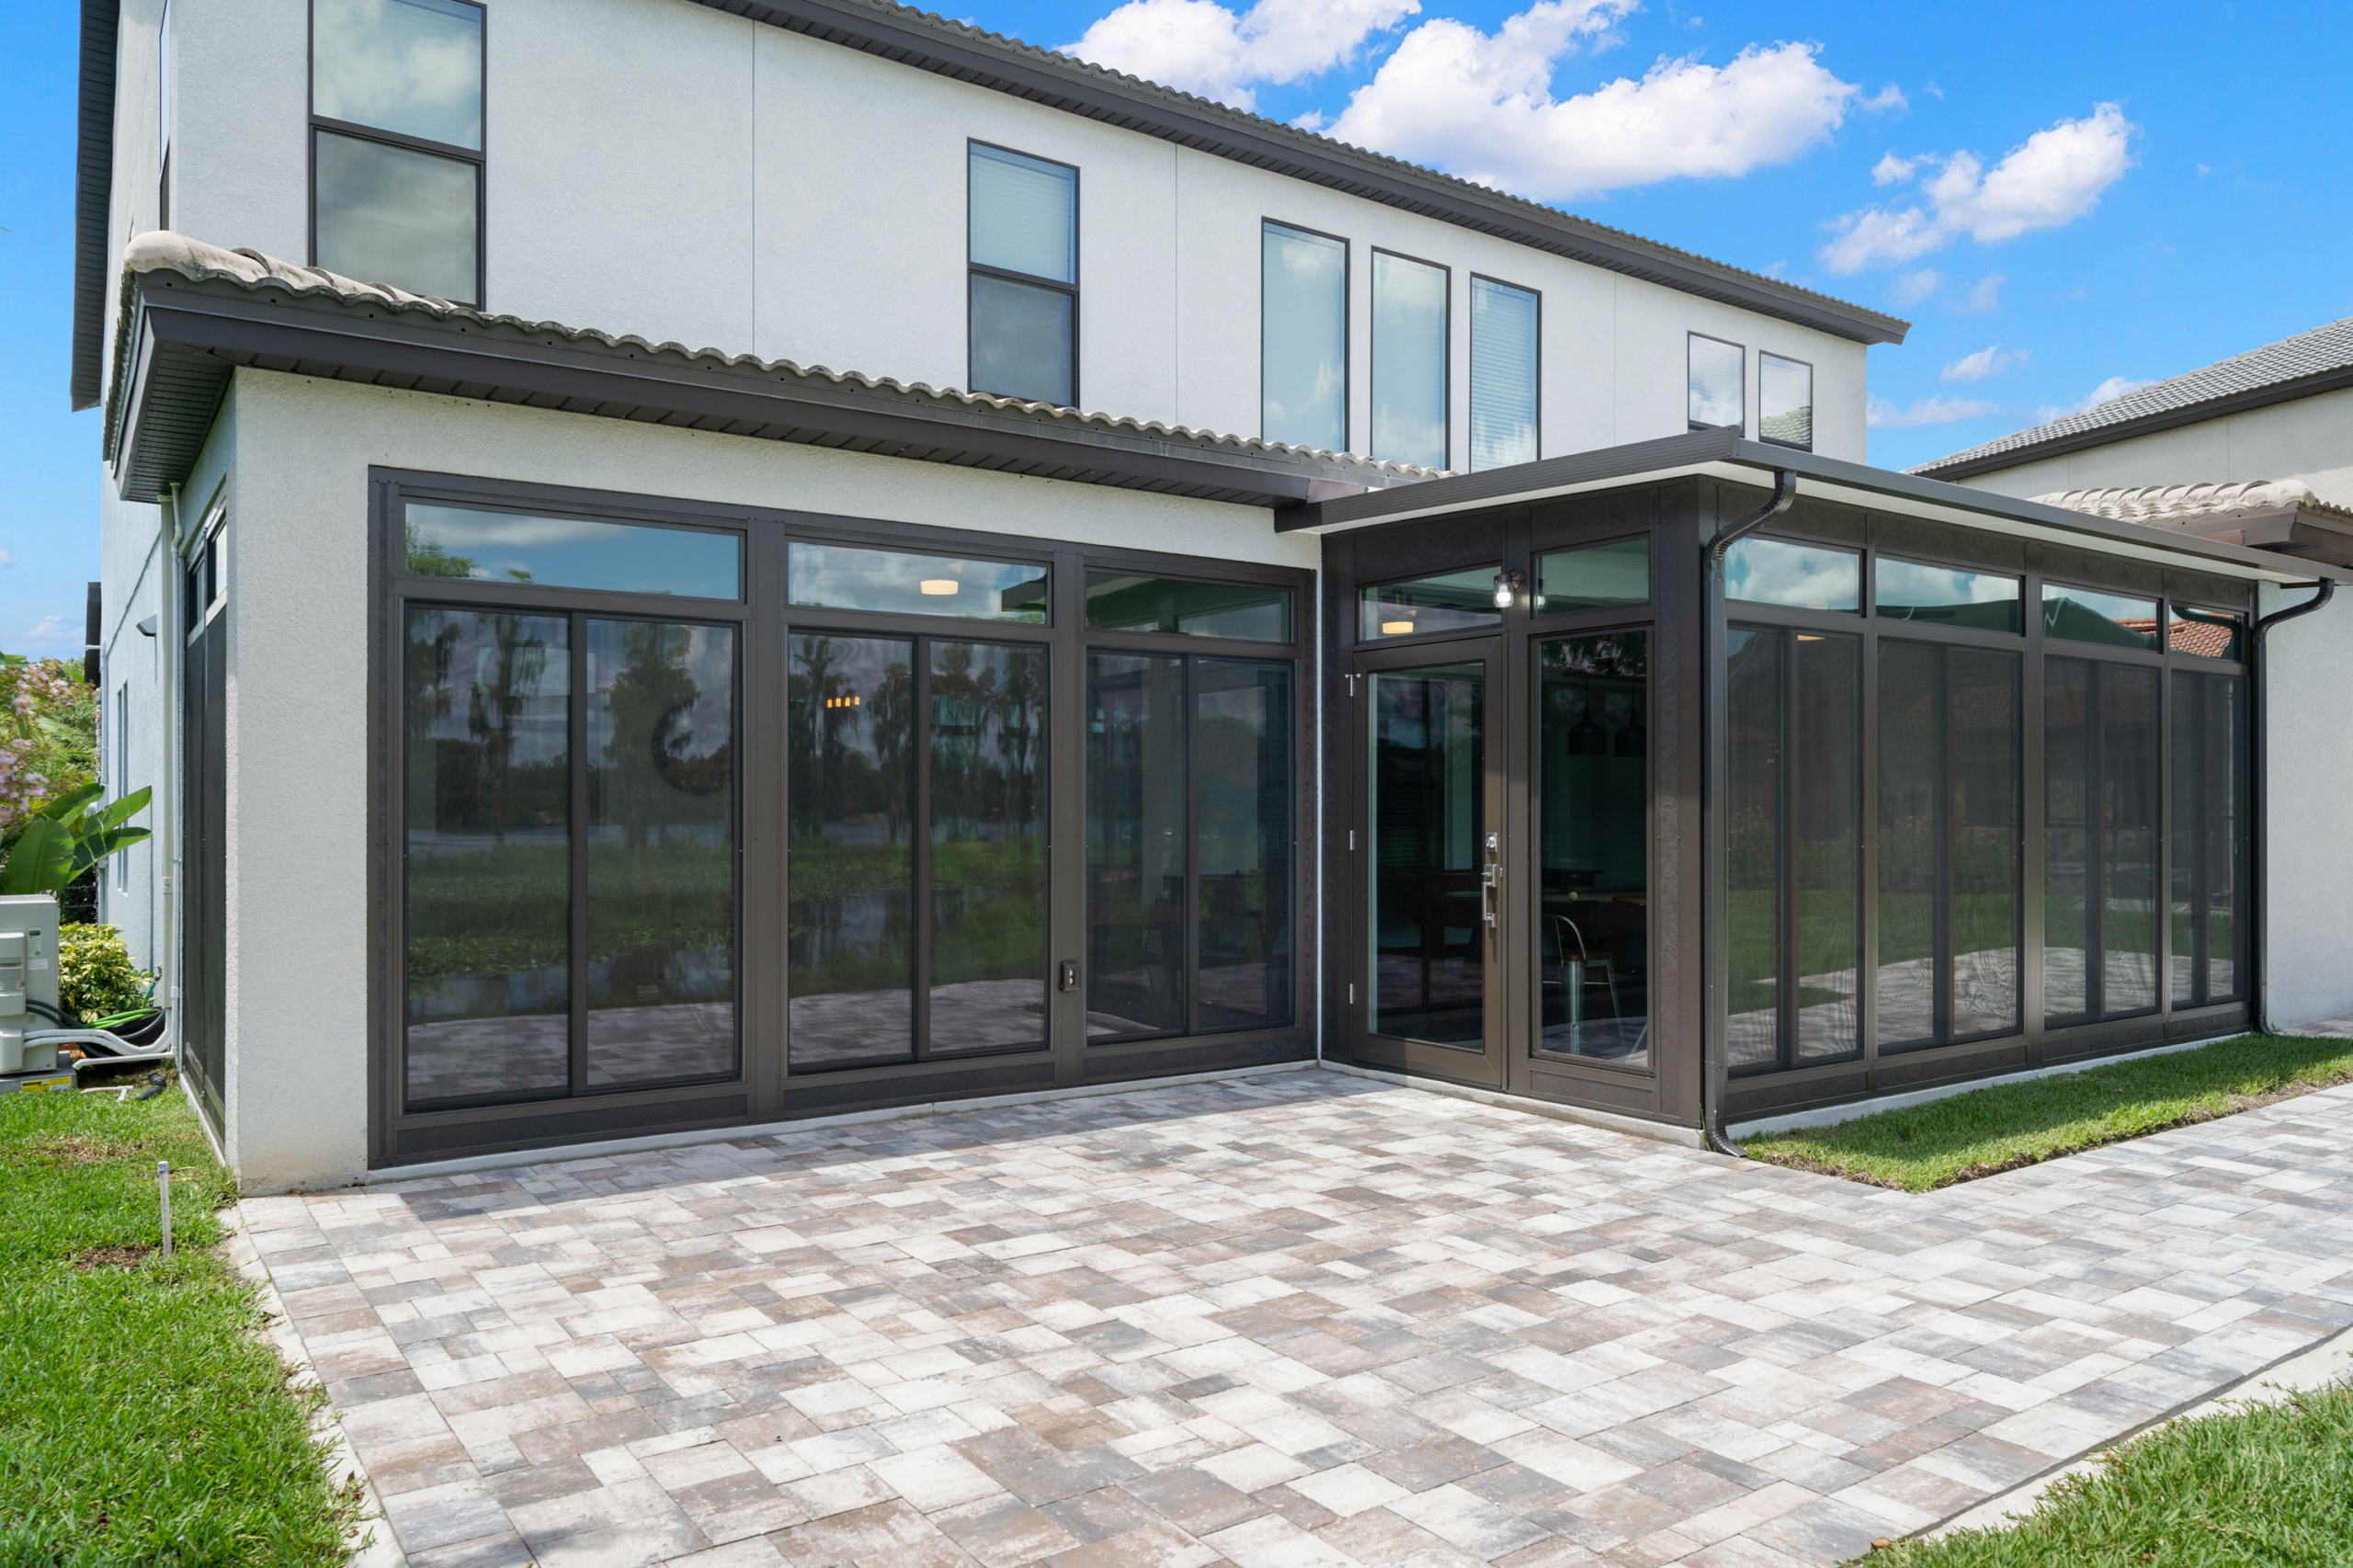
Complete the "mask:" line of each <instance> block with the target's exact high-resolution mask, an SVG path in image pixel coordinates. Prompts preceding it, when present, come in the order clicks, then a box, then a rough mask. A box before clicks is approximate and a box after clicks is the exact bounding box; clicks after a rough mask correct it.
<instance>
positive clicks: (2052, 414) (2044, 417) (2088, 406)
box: [2034, 376, 2157, 425]
mask: <svg viewBox="0 0 2353 1568" xmlns="http://www.w3.org/2000/svg"><path fill="white" fill-rule="evenodd" d="M2156 384H2157V383H2156V382H2155V381H2134V380H2133V379H2132V378H2131V377H2130V376H2110V377H2109V378H2108V380H2106V381H2102V382H2100V384H2099V385H2097V386H2096V387H2094V388H2093V389H2092V390H2091V391H2090V392H2087V393H2086V394H2085V397H2084V400H2083V401H2082V402H2081V403H2071V404H2069V405H2068V406H2067V407H2065V408H2058V407H2054V406H2052V404H2049V403H2045V404H2044V405H2043V406H2042V407H2040V408H2039V409H2037V410H2036V411H2035V415H2034V422H2035V423H2036V424H2038V425H2048V424H2050V423H2051V422H2052V420H2054V419H2064V418H2066V417H2067V415H2071V414H2088V413H2090V412H2091V411H2092V410H2093V409H2095V408H2097V407H2098V406H2099V405H2100V404H2101V403H2114V402H2115V401H2116V400H2117V399H2118V398H2120V397H2122V396H2124V395H2125V394H2126V393H2127V392H2139V391H2140V390H2141V389H2142V388H2143V387H2153V386H2155V385H2156Z"/></svg>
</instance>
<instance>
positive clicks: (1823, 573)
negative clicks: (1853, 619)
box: [1724, 534, 1863, 610]
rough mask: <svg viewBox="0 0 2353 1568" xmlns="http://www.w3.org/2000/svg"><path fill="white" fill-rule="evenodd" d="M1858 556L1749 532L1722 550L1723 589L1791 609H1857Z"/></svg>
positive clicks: (1859, 599) (1859, 586)
mask: <svg viewBox="0 0 2353 1568" xmlns="http://www.w3.org/2000/svg"><path fill="white" fill-rule="evenodd" d="M1862 560H1863V558H1862V557H1861V556H1860V555H1859V554H1857V553H1856V552H1855V551H1851V550H1827V549H1824V548H1823V547H1822V546H1820V545H1813V544H1792V543H1790V541H1789V540H1785V539H1759V538H1757V537H1756V536H1755V535H1753V534H1752V535H1751V536H1750V537H1748V538H1747V539H1744V540H1738V541H1737V542H1735V543H1734V544H1733V547H1732V549H1731V551H1728V552H1727V553H1726V554H1725V556H1724V594H1725V597H1728V598H1734V599H1741V600H1745V601H1746V602H1747V603H1749V604H1759V605H1789V606H1790V607H1791V608H1796V609H1834V610H1851V609H1859V608H1861V607H1862V597H1861V594H1862V576H1863V568H1862Z"/></svg>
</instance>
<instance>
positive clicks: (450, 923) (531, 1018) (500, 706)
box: [402, 605, 572, 1105]
mask: <svg viewBox="0 0 2353 1568" xmlns="http://www.w3.org/2000/svg"><path fill="white" fill-rule="evenodd" d="M407 620H408V624H407V637H406V640H405V645H404V655H403V661H404V672H403V679H402V687H403V706H404V757H403V767H402V770H403V772H404V775H405V778H404V792H405V794H406V796H407V801H406V828H405V833H406V839H405V844H404V847H405V848H406V850H407V881H408V886H407V913H406V926H407V934H408V1006H407V1023H408V1028H407V1037H408V1038H407V1051H406V1063H405V1074H406V1085H407V1097H408V1101H409V1103H410V1104H412V1105H415V1104H419V1103H423V1102H426V1101H431V1100H452V1099H489V1098H511V1097H514V1096H524V1095H533V1094H562V1093H563V1092H564V1091H565V1090H566V1089H567V1088H569V1087H570V1086H571V1082H572V1022H571V1019H572V967H571V953H572V947H571V943H572V924H571V913H570V911H571V907H572V783H571V778H572V775H571V743H570V735H571V690H572V658H571V628H570V623H569V622H568V621H566V620H565V619H564V618H563V617H561V616H530V615H503V614H498V613H495V612H474V611H469V610H456V609H433V608H426V607H424V606H420V605H412V606H410V607H409V609H408V617H407Z"/></svg>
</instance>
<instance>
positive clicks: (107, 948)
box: [57, 924, 155, 1025]
mask: <svg viewBox="0 0 2353 1568" xmlns="http://www.w3.org/2000/svg"><path fill="white" fill-rule="evenodd" d="M154 990H155V977H154V976H153V975H152V974H149V973H147V972H146V971H143V970H142V969H139V968H137V967H135V966H134V965H133V964H132V963H131V949H129V948H126V947H125V946H123V941H122V930H121V928H120V927H119V926H85V925H80V924H76V925H72V926H59V927H58V929H57V1004H58V1006H61V1007H63V1009H64V1010H65V1011H67V1012H69V1013H71V1014H73V1015H74V1017H77V1018H80V1019H81V1020H82V1021H83V1022H84V1023H85V1024H92V1025H96V1024H98V1023H100V1022H102V1021H108V1022H110V1021H113V1020H116V1019H119V1018H122V1017H124V1016H125V1015H136V1014H140V1013H143V1012H145V1011H147V1010H148V1009H149V1008H150V1007H151V1006H153V996H154Z"/></svg>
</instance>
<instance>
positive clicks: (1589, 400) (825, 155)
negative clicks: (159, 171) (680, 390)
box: [116, 0, 1865, 466]
mask: <svg viewBox="0 0 2353 1568" xmlns="http://www.w3.org/2000/svg"><path fill="white" fill-rule="evenodd" d="M157 3H158V0H130V4H129V5H127V6H126V8H125V17H126V22H125V27H126V39H127V40H128V41H127V43H126V50H125V60H126V67H125V74H124V78H123V85H122V88H121V99H120V104H119V117H118V119H119V127H118V130H119V136H118V148H119V155H120V164H119V169H120V177H119V181H118V195H117V201H118V207H119V208H124V207H125V204H126V203H128V204H130V206H131V207H135V206H136V203H137V201H138V200H140V199H142V198H140V197H139V196H138V195H137V193H138V192H139V191H140V190H142V189H144V190H146V191H147V192H148V194H147V195H146V196H145V197H144V198H143V199H144V200H145V202H146V209H145V212H146V216H144V217H142V216H140V214H139V213H138V212H137V211H133V210H128V209H126V210H123V211H121V212H120V213H119V217H120V219H121V220H122V221H121V222H118V223H117V225H116V233H117V235H118V239H117V243H118V244H119V236H120V235H121V234H122V233H125V232H127V231H126V230H125V229H124V227H123V224H124V223H125V222H128V223H130V224H131V225H132V226H133V227H143V226H146V225H147V224H148V223H150V222H152V221H153V181H154V176H153V169H152V156H153V143H154V141H155V132H154V130H153V119H154V112H153V90H154V88H153V40H152V7H153V6H155V5H156V4H157ZM174 15H175V22H174V28H175V32H176V36H177V39H178V43H177V50H178V67H177V70H176V84H177V85H176V93H177V99H176V101H177V106H178V108H177V112H176V120H177V130H176V148H177V151H176V154H175V165H176V176H175V179H176V191H177V194H176V199H175V203H174V210H173V222H174V225H175V226H176V227H177V228H180V229H182V230H183V231H184V232H186V233H190V234H193V235H195V236H196V237H198V238H199V239H204V240H208V241H210V242H211V243H213V244H221V245H226V246H231V247H237V246H251V247H254V248H256V249H259V250H263V251H266V252H268V253H270V254H272V255H276V256H285V257H290V258H293V259H297V260H301V259H307V256H308V254H309V229H308V190H307V180H308V166H309V165H308V154H307V138H308V134H309V133H308V129H307V125H308V120H307V115H308V60H307V55H306V49H307V6H306V4H305V0H176V4H175V11H174ZM140 17H145V18H147V21H146V24H145V25H147V26H148V28H149V33H148V34H141V33H139V32H138V28H139V27H140V26H141V25H142V24H141V22H140V21H139V19H138V18H140ZM488 17H489V20H488V29H489V30H488V36H487V51H488V52H487V58H488V62H489V85H488V96H487V98H486V103H485V131H484V149H485V153H486V156H487V159H488V163H487V175H486V186H485V190H486V206H487V212H488V217H487V224H486V230H485V233H484V238H483V243H484V254H485V257H486V268H487V275H488V301H487V303H488V305H489V308H491V309H492V310H494V311H501V312H514V313H516V314H519V315H523V316H526V317H529V318H533V319H547V320H553V321H559V322H563V323H565V324H572V325H580V326H595V327H601V328H604V329H607V330H609V331H614V332H634V333H638V334H642V335H645V336H647V337H650V338H653V339H654V340H656V341H659V340H663V339H676V340H677V341H679V342H682V343H684V344H687V345H688V346H689V347H705V346H708V347H719V348H723V349H727V350H730V351H734V352H745V351H750V352H756V353H758V354H760V355H763V356H766V357H770V358H790V359H794V360H798V361H801V362H803V363H817V364H824V365H826V366H829V367H831V368H833V369H854V370H860V371H864V372H866V373H869V374H874V375H888V376H895V377H898V378H901V379H903V380H908V381H928V382H931V383H933V384H937V385H949V386H961V385H963V384H965V381H966V380H967V376H966V362H965V286H966V284H965V280H966V267H965V263H966V230H965V178H966V174H965V170H966V142H967V140H968V139H978V140H982V141H988V142H998V143H1002V144H1004V145H1007V146H1011V147H1015V148H1017V149H1019V150H1021V151H1024V152H1028V153H1034V154H1036V155H1038V156H1040V157H1046V158H1051V159H1056V160H1059V161H1062V162H1065V163H1069V164H1073V165H1076V166H1077V167H1078V169H1079V171H1080V176H1079V177H1080V198H1079V199H1080V264H1079V265H1080V286H1081V295H1080V306H1079V312H1080V343H1081V366H1080V394H1079V401H1080V402H1081V403H1083V404H1085V405H1086V406H1087V407H1090V408H1096V409H1101V410H1105V411H1108V412H1110V413H1113V414H1119V415H1132V416H1135V417H1138V418H1145V419H1159V420H1166V421H1175V422H1178V423H1182V424H1187V425H1192V426H1199V427H1202V428H1207V429H1212V430H1219V431H1225V432H1230V433H1234V434H1241V435H1256V434H1257V433H1258V431H1259V428H1260V418H1259V388H1258V383H1259V358H1258V356H1259V347H1258V344H1259V320H1258V306H1257V301H1258V291H1259V285H1258V270H1259V233H1260V222H1261V221H1262V220H1263V219H1266V218H1275V219H1279V220H1281V221H1285V222H1294V223H1299V224H1302V225H1305V226H1307V227H1310V228H1315V229H1320V230H1324V231H1325V232H1328V233H1335V234H1338V235H1341V236H1344V237H1345V238H1347V240H1348V241H1349V250H1350V262H1351V274H1352V287H1351V300H1350V317H1351V354H1350V369H1351V375H1350V381H1351V387H1350V403H1351V418H1350V430H1351V432H1352V438H1353V439H1354V440H1355V441H1356V442H1357V443H1358V445H1359V446H1361V445H1362V444H1364V443H1365V442H1366V441H1367V440H1369V438H1370V426H1371V422H1370V375H1369V366H1370V299H1371V290H1370V251H1371V248H1372V247H1374V246H1380V247H1382V248H1386V249H1391V250H1395V251H1399V252H1402V253H1404V254H1406V255H1409V256H1416V257H1420V258H1422V259H1425V260H1428V261H1432V262H1437V263H1439V264H1441V265H1444V266H1446V267H1449V268H1450V269H1451V273H1452V280H1451V281H1452V298H1453V306H1454V309H1453V313H1452V335H1451V336H1452V346H1451V358H1452V365H1453V378H1452V397H1451V409H1450V425H1451V437H1452V439H1451V443H1450V445H1451V452H1452V460H1453V461H1454V462H1455V463H1456V464H1457V465H1458V466H1461V465H1462V464H1465V463H1467V461H1468V437H1469V407H1468V403H1469V399H1468V390H1467V389H1468V385H1469V357H1470V312H1469V290H1470V279H1471V276H1472V273H1474V272H1476V273H1481V274H1484V275H1486V276H1489V277H1494V278H1500V279H1503V280H1506V281H1508V282H1512V283H1516V284H1518V285H1521V286H1523V287H1526V288H1531V289H1535V290H1539V291H1540V293H1541V294H1542V296H1543V328H1544V342H1543V363H1544V371H1543V382H1542V403H1543V416H1542V433H1541V444H1542V450H1543V452H1544V454H1545V455H1547V456H1557V455H1559V454H1561V453H1563V452H1567V451H1574V450H1582V449H1590V448H1596V447H1605V446H1612V445H1617V444H1620V443H1623V442H1629V441H1635V440H1643V439H1648V438H1652V437H1660V436H1667V435H1674V434H1677V433H1679V432H1680V431H1682V430H1683V429H1684V427H1685V416H1686V395H1685V375H1686V349H1685V335H1686V334H1687V333H1688V332H1692V331H1699V332H1705V333H1708V334H1711V335H1716V336H1720V337H1723V338H1727V339H1729V340H1731V341H1733V342H1736V343H1740V344H1742V345H1744V346H1745V347H1746V349H1747V351H1748V360H1749V378H1748V380H1749V403H1750V408H1749V429H1750V433H1751V434H1752V435H1753V434H1754V433H1755V426H1756V355H1757V353H1758V352H1759V351H1760V350H1769V351H1771V352H1774V353H1778V354H1782V355H1786V356H1788V357H1790V358H1797V359H1802V360H1805V361H1807V362H1809V363H1811V364H1812V365H1813V367H1814V398H1815V427H1816V449H1818V450H1820V451H1822V452H1824V453H1825V454H1828V455H1830V456H1834V457H1841V458H1848V459H1852V460H1857V461H1861V460H1864V457H1865V444H1864V348H1863V346H1861V345H1859V344H1855V343H1850V342H1847V341H1846V340H1844V339H1840V338H1836V337H1834V336H1831V335H1826V334H1823V333H1818V332H1813V331H1811V330H1809V329H1807V328H1804V327H1801V326H1798V325H1795V324H1791V323H1788V322H1784V321H1780V320H1778V319H1776V318H1772V317H1768V316H1761V315H1756V314H1754V313H1751V312H1745V311H1742V310H1739V309H1736V308H1733V307H1731V306H1726V305H1720V304H1716V303H1713V302H1711V301H1704V300H1700V299H1698V298H1696V297H1694V296H1691V295H1688V294H1684V293H1680V292H1678V291H1677V290H1671V289H1666V288H1662V287H1659V286H1657V285H1654V284H1650V283H1644V282H1641V281H1638V280H1635V279H1632V278H1625V277H1622V276H1620V275H1619V274H1617V273H1613V272H1608V271H1605V270H1602V269H1599V268H1596V267H1587V266H1585V265H1583V264H1581V263H1576V262H1572V261H1568V260H1565V259H1563V258H1561V257H1559V256H1552V255H1550V254H1548V253H1545V252H1540V251H1536V250H1532V249H1529V248H1527V247H1524V246H1520V245H1516V244H1510V243H1508V242H1506V241H1502V240H1498V239H1495V238H1492V237H1490V236H1486V235H1483V234H1479V233H1473V232H1472V231H1470V230H1468V229H1463V228H1459V227H1456V226H1454V225H1452V224H1449V223H1445V222H1439V221H1438V220H1435V219H1430V218H1424V217H1419V216H1415V215H1414V214H1411V213H1406V212H1403V211H1400V210H1395V209H1393V208H1389V207H1385V206H1382V205H1381V204H1379V203H1376V202H1372V201H1369V200H1365V199H1358V198H1355V197H1350V196H1347V195H1344V194H1341V193H1339V192H1336V191H1332V190H1328V189H1325V188H1324V187H1318V186H1313V185H1310V184H1308V183H1306V182H1303V181H1300V180H1295V179H1290V178H1287V177H1285V176H1279V175H1274V174H1269V173H1267V172H1265V171H1262V170H1258V169H1255V168H1251V167H1247V166H1245V165H1241V164H1237V163H1234V162H1232V161H1230V160H1227V159H1222V158H1218V157H1214V156H1211V155H1208V154H1204V153H1194V152H1190V151H1187V150H1184V149H1180V148H1177V147H1176V146H1174V145H1173V144H1171V143H1169V142H1163V141H1160V140H1158V139H1156V138H1154V137H1151V136H1147V135H1143V134H1142V133H1139V132H1133V131H1122V130H1120V129H1117V128H1114V127H1111V126H1107V125H1103V124H1100V123H1098V122H1096V121H1094V120H1090V119H1084V118H1082V117H1080V116H1077V115H1074V114H1070V113H1066V112H1063V111H1061V110H1057V109H1052V108H1045V107H1043V106H1040V105H1038V104H1034V103H1030V102H1029V101H1027V100H1024V99H1020V98H1017V97H1012V96H1010V95H1008V94H1004V93H998V92H994V91H991V90H989V89H986V88H982V87H975V86H971V85H965V84H962V83H958V82H952V81H949V80H948V79H947V78H944V77H941V76H938V75H935V74H930V73H928V72H924V71H919V70H915V69H912V68H910V67H907V66H904V65H899V64H896V63H893V62H890V61H887V60H883V59H881V58H879V57H877V56H873V55H869V54H864V53H860V52H858V51H853V50H848V49H845V48H842V47H840V46H837V45H834V44H828V43H824V42H820V41H817V40H812V39H809V38H806V37H804V36H802V35H800V34H797V33H791V32H787V31H785V30H784V29H782V28H774V27H768V26H765V25H762V24H759V23H756V22H752V21H748V20H745V19H744V18H742V17H733V16H730V15H727V14H725V13H723V12H720V11H717V10H714V9H712V8H710V7H709V6H700V5H696V4H692V3H690V0H497V3H496V4H494V5H493V6H491V7H490V9H489V12H488ZM142 40H143V41H142ZM142 61H144V62H146V63H145V65H144V66H143V67H142V66H141V65H140V64H139V62H142ZM142 69H143V70H144V73H145V74H143V75H142V74H141V73H142ZM142 148H144V149H146V151H145V153H142ZM142 156H145V157H147V158H148V159H149V160H150V165H146V166H142V164H141V163H140V159H141V158H142ZM1734 259H1738V258H1734Z"/></svg>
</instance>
